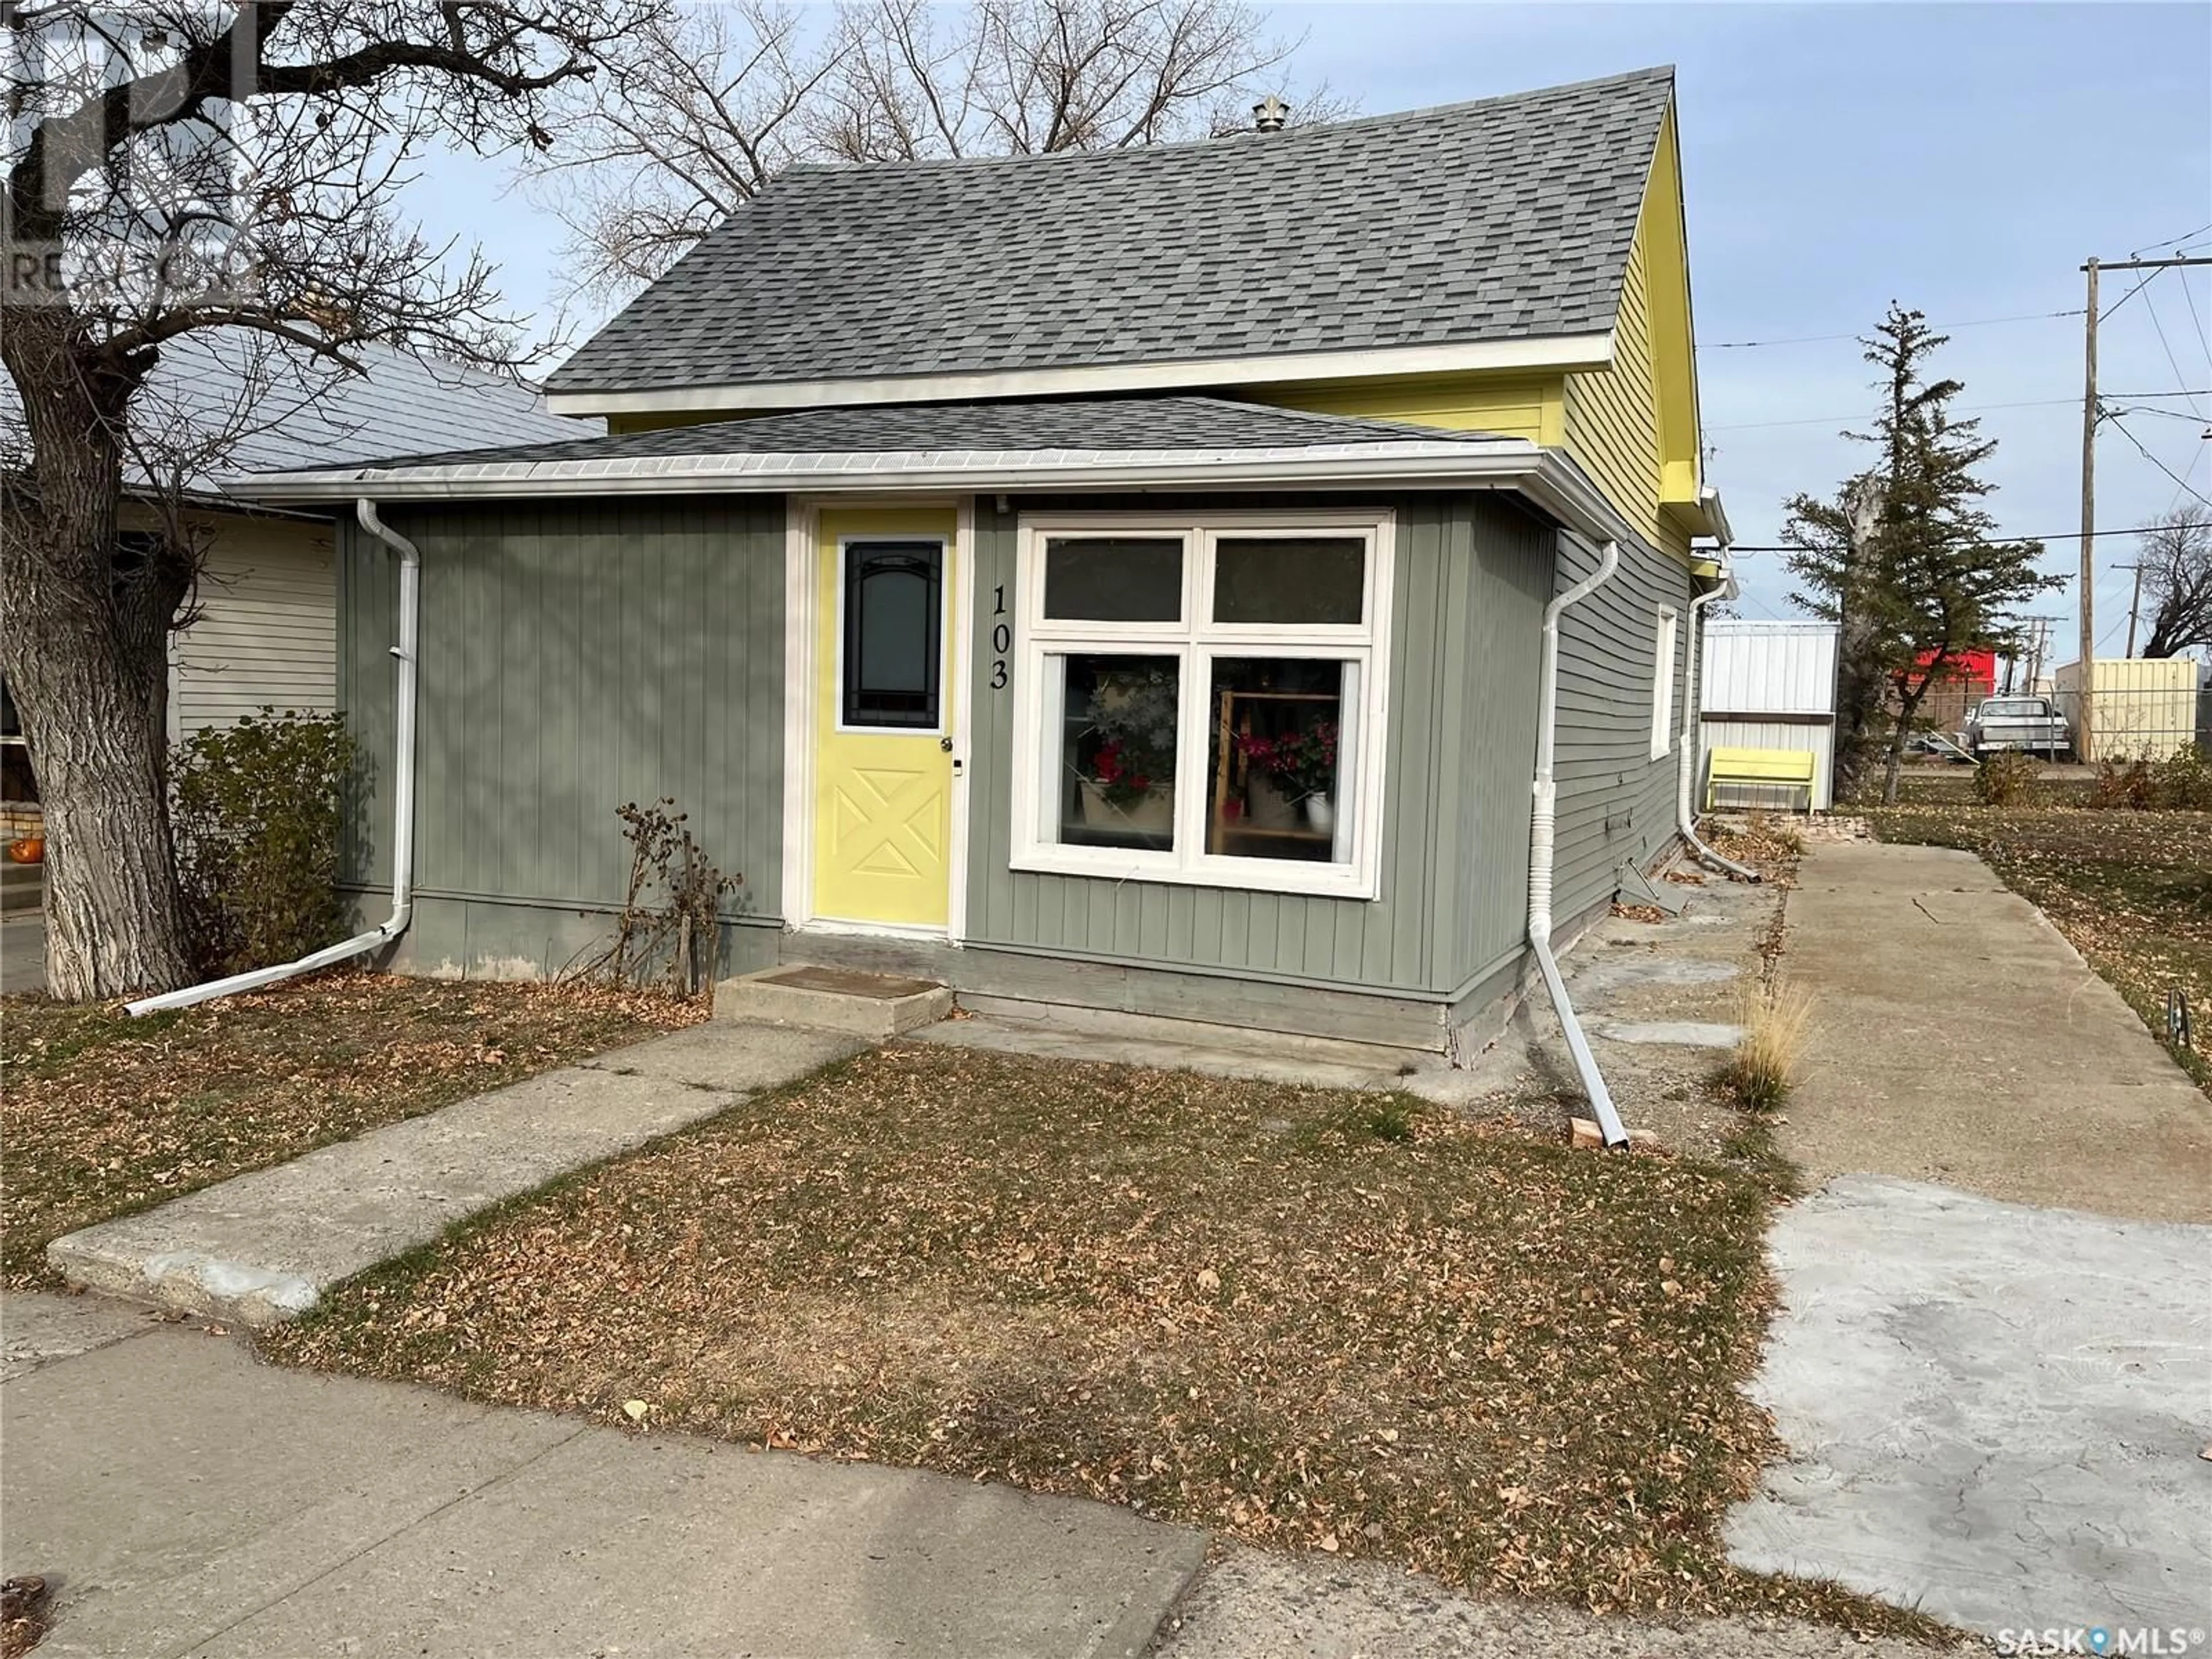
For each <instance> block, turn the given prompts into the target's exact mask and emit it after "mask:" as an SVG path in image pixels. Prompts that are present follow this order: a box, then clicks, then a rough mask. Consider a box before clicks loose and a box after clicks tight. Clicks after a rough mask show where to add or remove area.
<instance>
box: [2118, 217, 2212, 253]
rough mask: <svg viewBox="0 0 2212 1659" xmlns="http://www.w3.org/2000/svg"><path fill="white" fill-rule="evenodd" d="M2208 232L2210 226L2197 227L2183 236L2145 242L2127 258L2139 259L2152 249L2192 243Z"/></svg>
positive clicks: (2211, 228) (2211, 227)
mask: <svg viewBox="0 0 2212 1659" xmlns="http://www.w3.org/2000/svg"><path fill="white" fill-rule="evenodd" d="M2208 230H2212V225H2199V226H2197V228H2196V229H2194V230H2192V231H2191V232H2190V233H2189V234H2187V235H2185V236H2169V237H2167V238H2166V240H2164V241H2162V242H2146V243H2145V244H2144V245H2143V246H2141V247H2139V248H2137V249H2136V250H2135V252H2132V253H2130V254H2129V255H2128V258H2130V259H2140V258H2142V256H2143V255H2144V254H2146V253H2148V252H2150V251H2151V250H2152V249H2153V248H2158V247H2172V246H2176V245H2177V244H2179V243H2182V242H2193V241H2195V240H2197V238H2198V237H2199V236H2202V235H2203V234H2204V233H2205V232H2206V231H2208Z"/></svg>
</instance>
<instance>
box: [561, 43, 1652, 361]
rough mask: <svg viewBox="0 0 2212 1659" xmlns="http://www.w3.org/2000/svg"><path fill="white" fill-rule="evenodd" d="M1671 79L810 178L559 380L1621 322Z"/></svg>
mask: <svg viewBox="0 0 2212 1659" xmlns="http://www.w3.org/2000/svg"><path fill="white" fill-rule="evenodd" d="M1673 91H1674V73H1673V71H1672V70H1667V69H1655V70H1639V71H1638V72H1636V73H1634V74H1631V75H1624V76H1613V77H1611V78H1609V79H1606V80H1601V81H1588V82H1581V83H1579V84H1577V85H1574V86H1566V87H1555V88H1548V89H1547V90H1544V91H1541V92H1529V93H1522V94H1515V95H1513V96H1510V97H1505V98H1492V99H1486V100H1481V101H1480V102H1476V103H1468V104H1456V105H1451V106H1446V107H1443V108H1440V109H1432V110H1419V111H1414V112H1410V113H1407V114H1402V115H1389V116H1381V117H1376V118H1370V119H1366V120H1358V121H1347V122H1344V123H1340V124H1338V125H1329V126H1315V127H1306V128H1296V127H1294V128H1291V129H1290V130H1289V131H1283V132H1277V133H1251V134H1245V135H1241V136H1238V137H1229V138H1218V139H1212V140H1209V141H1207V142H1205V143H1195V144H1175V145H1162V146H1158V147H1154V148H1149V149H1123V150H1110V151H1103V152H1090V153H1071V154H1063V155H1042V156H1021V157H1014V158H1010V159H996V160H987V161H915V162H896V163H888V164H881V165H875V166H866V167H795V168H793V169H792V170H791V171H789V172H787V173H785V174H784V175H783V176H782V177H781V178H780V179H778V180H777V181H776V182H775V185H773V186H771V187H770V188H769V190H768V191H765V192H764V193H763V194H762V195H761V196H760V197H757V198H756V199H755V200H753V201H752V202H750V203H748V204H746V205H744V207H742V208H740V209H739V210H738V211H737V212H735V213H733V214H732V215H731V216H730V217H729V218H728V219H726V220H725V221H724V222H723V223H722V224H721V225H720V227H719V228H717V229H715V230H714V232H713V233H712V234H709V235H708V236H707V237H706V238H705V239H704V240H702V241H701V242H700V243H699V244H698V246H696V247H694V248H693V249H692V250H691V251H690V252H688V253H687V254H685V255H684V258H682V259H680V260H678V262H677V264H676V265H675V267H674V268H673V269H672V270H670V271H669V272H668V274H667V275H666V276H663V277H662V278H661V279H660V281H659V282H658V283H654V284H653V286H652V287H651V288H649V289H647V290H646V292H645V293H643V294H641V295H639V296H638V298H637V299H636V300H635V301H633V302H632V303H631V304H630V305H629V307H628V308H627V309H626V310H624V311H623V313H621V314H620V315H618V316H617V317H616V318H615V319H613V320H612V321H611V322H610V323H608V324H607V325H606V326H605V328H603V329H601V330H600V331H599V333H598V334H596V335H594V336H593V337H592V338H591V339H590V340H589V341H587V342H586V343H585V344H584V345H583V346H582V347H581V348H580V349H579V350H578V351H577V352H576V353H575V355H574V356H572V357H570V358H569V359H568V362H566V363H564V364H563V365H562V367H561V368H559V369H558V370H557V371H556V373H555V374H553V375H552V377H551V378H550V380H549V382H548V386H549V389H550V390H551V391H554V392H622V391H647V390H665V389H672V388H677V387H684V386H734V385H749V386H760V385H773V384H775V383H778V382H784V381H802V380H836V379H850V378H872V377H876V376H881V375H893V374H959V373H981V372H991V371H1001V370H1011V369H1037V368H1088V367H1099V366H1104V365H1125V364H1136V363H1146V362H1182V361H1189V360H1192V359H1205V358H1216V357H1218V358H1236V357H1246V356H1272V355H1275V354H1279V353H1291V352H1307V351H1331V350H1352V349H1388V348H1391V347H1404V346H1435V345H1446V344H1460V343H1468V342H1473V341H1484V340H1498V339H1513V338H1520V337H1529V336H1539V335H1550V334H1570V333H1579V332H1586V331H1588V332H1595V331H1602V330H1604V329H1607V328H1609V327H1610V326H1612V324H1613V315H1614V313H1615V311H1616V309H1617V308H1618V305H1619V301H1620V283H1621V276H1622V272H1623V271H1624V270H1625V269H1626V264H1627V259H1628V251H1629V244H1630V242H1631V241H1632V239H1633V237H1634V235H1635V231H1636V220H1637V214H1638V208H1639V206H1640V205H1641V204H1642V201H1643V197H1644V185H1645V182H1646V180H1647V179H1648V177H1649V174H1650V167H1651V162H1652V158H1653V155H1654V154H1655V152H1656V148H1657V142H1658V134H1659V130H1660V125H1661V123H1662V120H1663V118H1664V117H1665V114H1666V111H1667V108H1668V104H1669V102H1670V100H1671V99H1672V97H1673Z"/></svg>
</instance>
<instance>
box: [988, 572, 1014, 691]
mask: <svg viewBox="0 0 2212 1659" xmlns="http://www.w3.org/2000/svg"><path fill="white" fill-rule="evenodd" d="M991 617H992V623H991V690H994V691H1003V690H1006V653H1007V652H1009V651H1010V650H1012V648H1013V644H1014V630H1013V629H1011V628H1009V627H1008V626H1007V625H1006V585H1005V584H1004V583H1003V582H1002V583H1000V585H999V586H996V587H994V588H993V589H992V590H991Z"/></svg>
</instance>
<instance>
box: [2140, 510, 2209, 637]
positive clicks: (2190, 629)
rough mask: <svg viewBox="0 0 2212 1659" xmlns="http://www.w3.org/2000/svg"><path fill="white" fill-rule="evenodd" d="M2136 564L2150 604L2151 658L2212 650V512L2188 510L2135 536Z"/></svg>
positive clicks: (2166, 517)
mask: <svg viewBox="0 0 2212 1659" xmlns="http://www.w3.org/2000/svg"><path fill="white" fill-rule="evenodd" d="M2136 535H2137V539H2136V564H2137V565H2138V566H2140V567H2141V572H2140V574H2141V575H2142V592H2143V598H2144V599H2146V600H2148V602H2149V605H2150V618H2151V624H2150V638H2149V640H2148V641H2147V642H2146V643H2145V644H2144V646H2143V655H2145V656H2146V657H2178V656H2179V655H2180V654H2181V653H2183V652H2185V651H2187V650H2190V649H2191V648H2192V647H2197V646H2212V512H2208V511H2207V510H2206V509H2205V508H2203V507H2179V508H2177V509H2176V510H2175V511H2173V512H2171V513H2166V514H2164V515H2162V516H2161V517H2159V518H2156V519H2154V520H2151V521H2150V522H2149V523H2148V524H2147V525H2145V526H2143V527H2142V530H2141V531H2139V532H2136Z"/></svg>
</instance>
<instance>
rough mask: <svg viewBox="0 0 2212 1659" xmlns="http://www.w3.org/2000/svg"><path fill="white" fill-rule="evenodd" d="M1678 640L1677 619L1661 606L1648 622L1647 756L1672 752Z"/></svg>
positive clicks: (1662, 756) (1669, 607)
mask: <svg viewBox="0 0 2212 1659" xmlns="http://www.w3.org/2000/svg"><path fill="white" fill-rule="evenodd" d="M1681 641H1682V628H1681V618H1680V615H1679V614H1678V613H1677V612H1676V611H1675V609H1674V606H1673V605H1661V606H1660V607H1659V608H1658V614H1657V615H1656V617H1653V618H1652V623H1651V758H1652V759H1653V760H1664V759H1665V758H1666V757H1668V755H1670V754H1672V753H1674V653H1675V652H1676V651H1677V650H1679V649H1680V647H1681Z"/></svg>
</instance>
